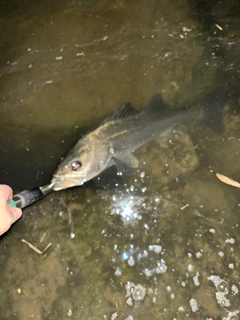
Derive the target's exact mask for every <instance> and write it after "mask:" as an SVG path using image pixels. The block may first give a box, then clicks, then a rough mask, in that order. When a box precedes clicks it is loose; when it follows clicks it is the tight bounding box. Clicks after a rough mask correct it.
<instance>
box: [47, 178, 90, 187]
mask: <svg viewBox="0 0 240 320" xmlns="http://www.w3.org/2000/svg"><path fill="white" fill-rule="evenodd" d="M84 182H85V180H80V179H79V177H78V178H73V177H67V176H65V177H62V176H54V177H53V179H52V181H51V183H53V190H54V191H59V190H64V189H68V188H72V187H78V186H81V185H82V184H83V183H84Z"/></svg>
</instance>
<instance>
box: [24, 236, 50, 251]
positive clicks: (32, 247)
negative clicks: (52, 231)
mask: <svg viewBox="0 0 240 320" xmlns="http://www.w3.org/2000/svg"><path fill="white" fill-rule="evenodd" d="M22 242H24V243H26V244H27V245H28V246H29V247H30V248H31V249H32V250H33V251H35V252H37V253H38V254H43V253H44V252H45V251H46V250H47V249H48V248H49V247H50V246H51V245H52V243H51V242H49V244H48V245H47V246H46V248H45V249H44V250H43V251H40V250H39V249H38V248H36V247H35V246H34V245H32V244H31V243H30V242H28V241H26V240H24V239H22Z"/></svg>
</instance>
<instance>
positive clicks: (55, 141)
mask: <svg viewBox="0 0 240 320" xmlns="http://www.w3.org/2000/svg"><path fill="white" fill-rule="evenodd" d="M0 7H1V9H0V34H1V36H2V37H1V39H2V41H1V43H0V47H1V52H2V54H1V57H0V85H1V87H0V88H1V89H0V103H1V107H0V112H1V118H0V119H1V120H0V121H1V126H0V150H1V159H0V167H1V183H7V184H10V185H11V186H12V188H13V189H14V191H15V192H18V191H20V190H23V189H28V188H31V187H34V186H36V185H42V184H46V183H48V182H49V180H50V179H51V175H52V172H53V171H54V169H55V167H56V165H57V163H58V161H59V159H60V158H61V157H62V156H63V155H64V154H65V153H66V152H67V150H68V149H69V147H70V146H71V145H72V144H73V143H74V142H75V141H76V140H77V139H78V138H79V136H80V135H81V134H83V133H84V132H86V131H87V130H89V129H90V128H91V127H93V126H95V125H96V124H97V123H99V122H100V121H101V120H102V119H103V118H105V117H106V116H107V115H108V114H110V113H111V112H112V111H113V110H115V109H116V108H117V107H118V106H120V105H121V104H122V103H123V102H126V101H131V102H132V103H133V105H134V107H136V108H139V109H141V108H142V107H143V106H144V105H146V103H147V102H148V101H149V99H150V98H151V96H152V95H153V94H154V93H156V92H159V93H161V94H162V96H163V99H164V101H166V102H167V103H168V104H169V105H170V106H171V107H178V106H180V105H181V106H182V105H191V104H192V103H193V102H197V101H200V100H201V99H202V98H203V97H205V96H206V95H207V94H208V93H209V92H211V91H213V90H214V89H215V88H216V87H217V86H221V87H224V88H227V90H228V92H229V96H228V101H227V103H226V105H225V107H224V110H223V122H224V132H223V133H222V134H220V135H218V134H216V133H214V132H213V131H212V130H210V129H209V128H207V127H205V126H204V125H202V124H200V123H196V122H193V123H190V124H189V125H188V126H187V127H186V126H181V127H180V128H179V130H178V131H177V132H175V134H174V135H172V136H170V137H164V138H161V139H156V140H154V141H152V142H150V143H148V144H146V145H145V146H143V147H142V148H141V149H139V150H137V151H136V152H135V155H136V157H137V158H138V159H139V168H138V169H136V170H133V172H132V173H131V175H130V176H119V175H118V174H117V173H116V171H115V169H114V168H111V170H109V171H108V172H106V173H104V174H103V175H101V176H100V177H98V178H96V179H95V180H94V181H91V182H89V183H86V184H85V185H84V186H82V187H79V188H72V189H68V190H65V191H59V192H54V193H52V194H50V195H48V196H47V197H46V198H45V199H43V200H41V201H39V202H38V203H36V204H34V205H32V206H31V207H28V208H26V209H24V212H23V217H22V219H21V220H20V221H18V222H17V223H16V224H15V225H14V226H13V227H12V228H11V230H10V231H9V232H7V233H6V234H5V235H4V236H2V237H1V240H0V252H1V257H0V259H1V260H0V261H1V262H0V263H1V273H0V284H1V285H0V293H1V302H0V319H19V320H22V319H39V320H46V319H51V320H54V319H58V320H59V319H68V318H69V319H88V320H90V319H91V320H93V319H111V320H114V319H128V320H130V319H134V320H142V319H144V320H145V319H179V320H180V319H193V318H194V319H199V320H200V319H201V320H202V319H206V320H207V319H208V320H210V319H225V320H230V319H231V320H233V319H234V320H235V319H239V318H240V314H239V305H240V299H239V283H240V279H239V271H238V270H239V259H240V252H239V248H238V247H239V243H238V238H239V236H238V233H239V200H238V199H239V191H238V189H235V188H232V187H229V186H227V185H224V184H222V183H221V182H220V181H218V180H217V179H216V177H215V173H217V172H221V173H223V174H226V175H227V176H230V177H232V178H234V180H237V181H240V173H239V163H238V161H237V159H238V154H239V141H240V136H239V128H240V118H239V107H238V103H239V100H238V80H239V49H238V48H239V30H240V28H239V21H238V19H237V18H236V17H237V14H236V12H239V6H238V5H237V4H235V2H229V3H225V4H224V5H223V4H221V3H219V2H217V1H216V2H214V1H213V2H211V3H206V2H204V1H198V2H197V1H195V2H194V3H193V2H191V3H190V2H189V1H187V0H185V1H184V0H182V1H172V2H169V1H161V2H158V1H155V0H150V1H144V0H141V1H134V0H133V1H130V2H129V1H125V0H123V1H118V0H116V1H107V0H102V1H93V0H92V1H86V2H84V1H83V2H75V1H67V2H64V1H55V2H51V4H50V3H49V2H46V1H43V2H39V1H36V2H35V1H32V2H31V3H29V2H28V1H24V2H16V1H10V2H4V1H2V2H1V3H0ZM22 239H24V240H26V241H28V242H30V243H31V244H33V245H35V246H36V247H37V248H38V249H39V250H41V251H42V250H43V249H44V248H45V247H46V246H47V245H48V244H49V243H51V246H50V247H49V248H48V249H47V250H46V251H45V252H44V253H42V254H38V253H36V252H35V251H33V250H32V249H31V248H30V247H29V246H27V244H26V243H24V242H22V241H21V240H22Z"/></svg>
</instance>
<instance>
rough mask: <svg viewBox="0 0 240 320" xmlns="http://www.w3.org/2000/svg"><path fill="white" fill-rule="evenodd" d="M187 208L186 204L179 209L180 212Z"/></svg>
mask: <svg viewBox="0 0 240 320" xmlns="http://www.w3.org/2000/svg"><path fill="white" fill-rule="evenodd" d="M188 207H189V204H188V203H187V204H185V206H183V207H182V208H180V209H181V210H184V209H186V208H188Z"/></svg>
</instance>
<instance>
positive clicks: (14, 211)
mask: <svg viewBox="0 0 240 320" xmlns="http://www.w3.org/2000/svg"><path fill="white" fill-rule="evenodd" d="M8 213H9V217H10V221H11V224H13V223H14V222H15V221H17V220H18V219H19V218H21V216H22V210H21V209H19V208H9V209H8Z"/></svg>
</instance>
